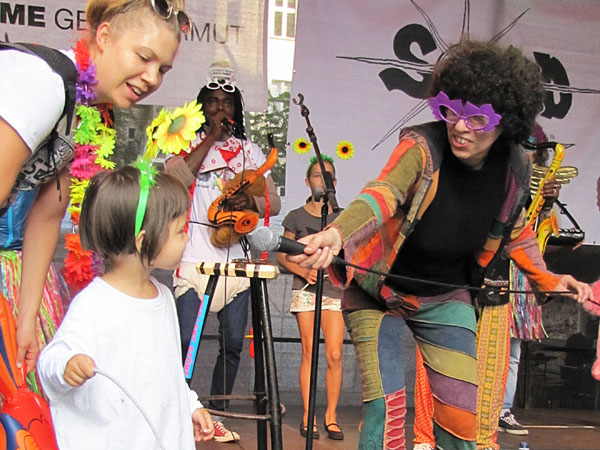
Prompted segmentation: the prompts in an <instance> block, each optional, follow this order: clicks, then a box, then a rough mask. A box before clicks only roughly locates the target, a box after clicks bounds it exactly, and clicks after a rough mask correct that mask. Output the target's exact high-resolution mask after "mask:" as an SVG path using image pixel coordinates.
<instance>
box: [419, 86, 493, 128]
mask: <svg viewBox="0 0 600 450" xmlns="http://www.w3.org/2000/svg"><path fill="white" fill-rule="evenodd" d="M429 107H430V108H431V111H432V112H433V116H434V117H435V118H436V119H437V120H443V121H445V122H448V123H457V122H458V121H459V120H461V119H462V120H463V121H464V122H465V125H466V126H467V128H468V129H469V130H473V131H492V130H493V129H494V128H496V125H498V124H499V123H500V119H502V116H501V115H500V114H496V112H495V111H494V108H492V105H491V104H489V103H486V104H484V105H481V106H475V105H474V104H473V103H471V102H466V103H465V104H464V105H463V102H462V100H450V99H449V98H448V96H447V95H446V93H444V92H443V91H440V92H439V93H438V95H436V96H435V97H431V98H430V99H429Z"/></svg>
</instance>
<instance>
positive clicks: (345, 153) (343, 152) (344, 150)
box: [335, 141, 354, 160]
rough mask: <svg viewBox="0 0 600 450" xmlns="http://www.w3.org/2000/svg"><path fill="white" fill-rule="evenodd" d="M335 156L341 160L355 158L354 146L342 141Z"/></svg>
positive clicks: (336, 149)
mask: <svg viewBox="0 0 600 450" xmlns="http://www.w3.org/2000/svg"><path fill="white" fill-rule="evenodd" d="M335 154H336V155H338V157H339V158H340V159H344V160H345V159H350V158H352V157H353V156H354V144H353V143H352V142H350V141H340V142H338V145H337V146H336V147H335Z"/></svg>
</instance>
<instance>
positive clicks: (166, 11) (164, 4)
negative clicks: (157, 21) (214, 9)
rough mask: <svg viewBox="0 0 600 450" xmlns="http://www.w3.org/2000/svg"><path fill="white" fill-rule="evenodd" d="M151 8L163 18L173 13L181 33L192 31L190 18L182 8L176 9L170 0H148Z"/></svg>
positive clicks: (168, 17) (167, 17)
mask: <svg viewBox="0 0 600 450" xmlns="http://www.w3.org/2000/svg"><path fill="white" fill-rule="evenodd" d="M150 3H151V4H152V9H153V10H154V12H155V13H156V14H158V15H159V16H160V17H162V18H163V19H166V20H169V19H170V18H171V16H172V15H173V14H175V18H176V19H177V25H178V26H179V29H180V30H181V32H182V33H185V34H190V33H191V32H192V19H190V16H188V15H187V13H186V12H185V11H184V10H183V9H177V8H175V7H174V6H173V4H172V3H171V2H170V0H150Z"/></svg>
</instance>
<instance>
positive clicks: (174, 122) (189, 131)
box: [148, 100, 205, 156]
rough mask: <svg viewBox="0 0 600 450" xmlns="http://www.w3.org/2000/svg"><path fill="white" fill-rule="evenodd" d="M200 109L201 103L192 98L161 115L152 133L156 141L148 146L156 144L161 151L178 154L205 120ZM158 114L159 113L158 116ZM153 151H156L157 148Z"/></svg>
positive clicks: (151, 146) (152, 147)
mask: <svg viewBox="0 0 600 450" xmlns="http://www.w3.org/2000/svg"><path fill="white" fill-rule="evenodd" d="M201 109H202V105H201V104H197V103H196V100H194V101H193V102H191V103H189V104H188V103H185V104H184V105H183V106H182V107H179V108H177V109H176V110H175V111H173V112H172V113H167V114H165V115H163V120H162V121H161V122H160V123H159V124H158V127H157V128H156V131H154V133H152V139H154V140H155V141H156V142H155V143H153V144H150V148H151V149H155V147H154V146H156V148H157V149H160V150H161V151H162V152H163V153H167V154H169V153H171V154H174V155H178V154H179V153H180V152H181V151H182V150H187V149H188V147H189V146H190V142H191V141H192V140H193V139H194V138H195V137H196V130H198V129H199V128H200V127H201V126H202V124H203V123H204V121H205V118H204V114H203V113H202V110H201ZM160 115H161V114H160V113H159V117H160ZM157 120H158V117H157ZM153 123H154V122H153ZM150 126H152V124H151V125H150ZM154 151H155V152H156V153H158V150H154ZM148 156H150V155H148Z"/></svg>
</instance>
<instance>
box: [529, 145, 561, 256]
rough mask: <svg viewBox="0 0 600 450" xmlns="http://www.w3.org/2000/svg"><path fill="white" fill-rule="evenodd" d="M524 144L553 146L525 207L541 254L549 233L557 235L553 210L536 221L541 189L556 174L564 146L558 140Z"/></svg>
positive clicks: (542, 146) (540, 202) (532, 147)
mask: <svg viewBox="0 0 600 450" xmlns="http://www.w3.org/2000/svg"><path fill="white" fill-rule="evenodd" d="M525 146H526V147H527V148H530V149H540V148H551V147H552V146H553V147H554V158H553V159H552V162H551V163H550V167H549V168H548V170H547V171H546V173H545V175H544V177H543V178H542V179H541V180H540V182H539V183H538V186H537V190H536V193H535V195H534V196H533V199H532V201H531V204H530V205H529V208H528V209H527V223H528V224H529V225H531V226H532V228H533V229H534V230H535V231H536V233H537V241H538V245H539V247H540V252H541V253H542V254H543V253H544V251H545V250H546V244H547V243H548V239H549V238H550V235H552V234H554V235H555V236H558V220H557V218H556V214H555V213H554V211H551V212H550V216H549V217H547V218H545V219H543V220H542V221H539V222H538V221H537V219H538V216H539V213H540V211H541V210H542V206H543V205H544V197H543V195H542V191H543V189H544V185H545V184H546V182H547V181H548V180H550V179H551V178H553V177H554V176H555V175H556V172H557V171H558V169H559V167H560V165H561V164H562V160H563V158H564V157H565V146H564V145H563V144H560V143H558V142H542V143H540V144H529V143H527V144H526V145H525Z"/></svg>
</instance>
